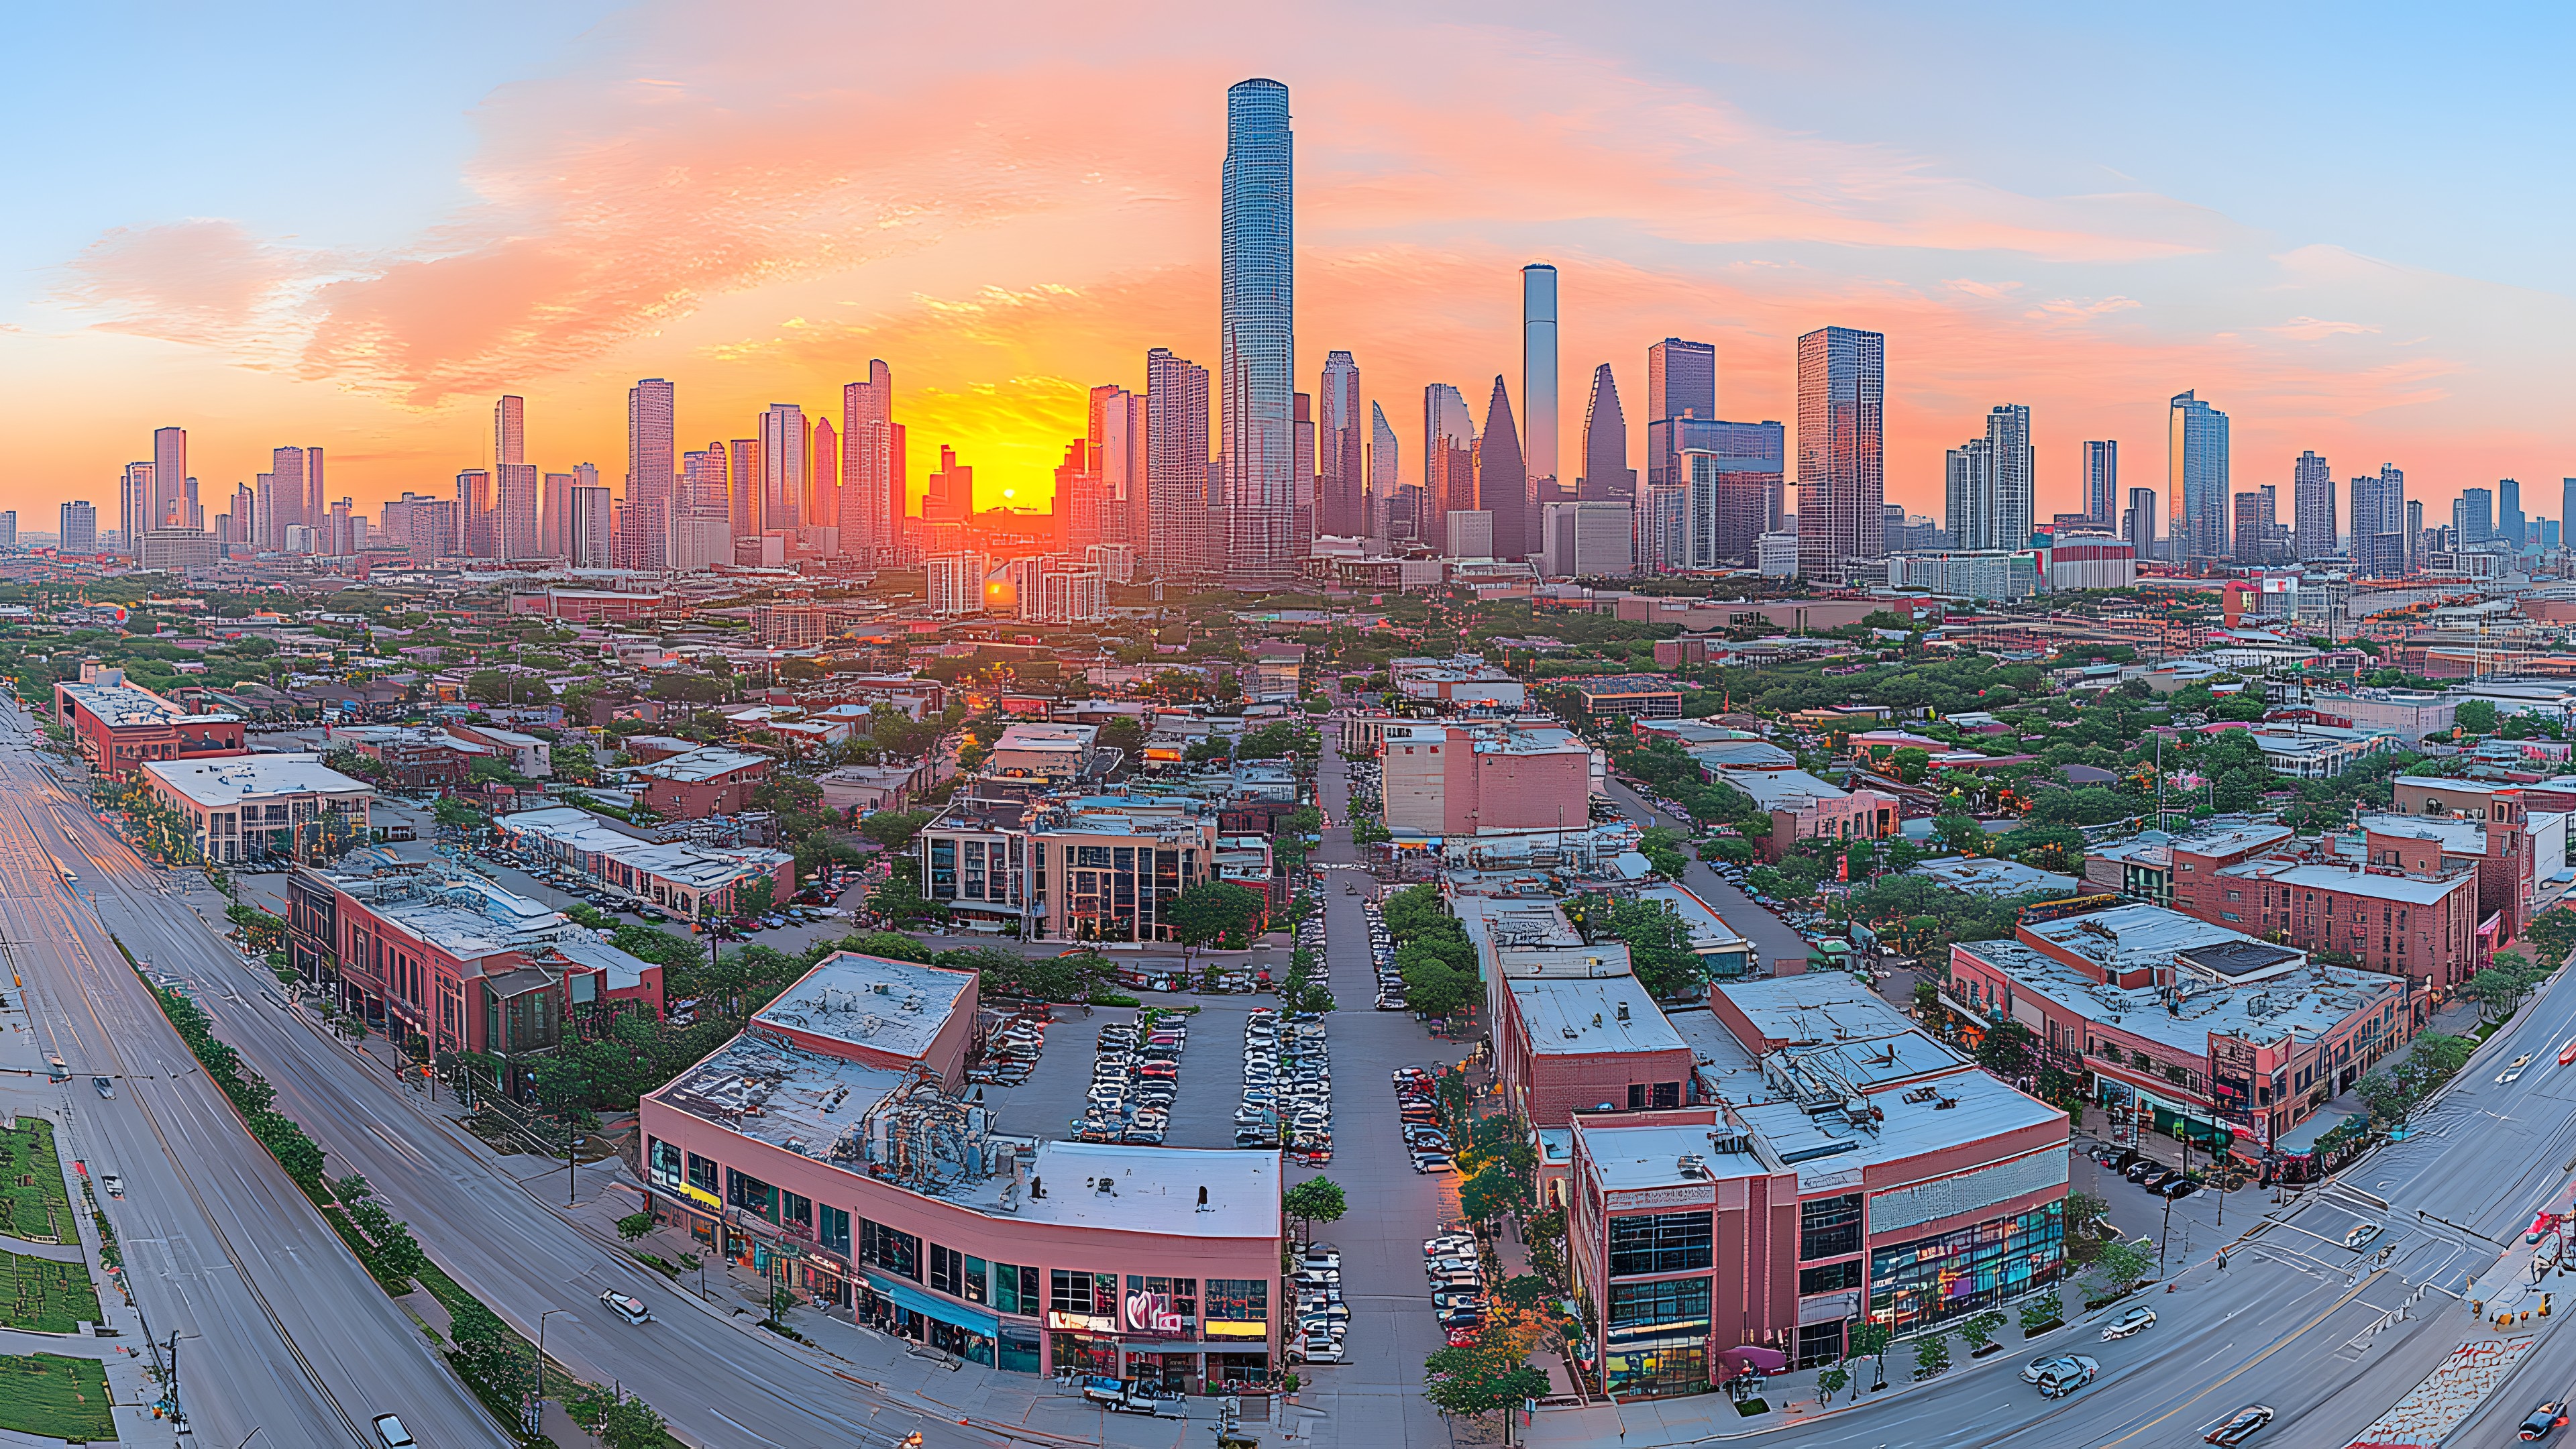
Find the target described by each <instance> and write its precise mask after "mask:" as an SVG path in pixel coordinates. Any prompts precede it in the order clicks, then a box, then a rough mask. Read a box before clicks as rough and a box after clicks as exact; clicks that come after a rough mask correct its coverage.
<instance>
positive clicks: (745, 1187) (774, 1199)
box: [725, 1167, 778, 1223]
mask: <svg viewBox="0 0 2576 1449" xmlns="http://www.w3.org/2000/svg"><path fill="white" fill-rule="evenodd" d="M725 1201H726V1202H729V1203H731V1204H733V1205H734V1206H735V1207H738V1208H741V1209H742V1210H743V1211H744V1212H751V1213H758V1214H760V1215H761V1216H762V1217H765V1218H767V1219H769V1220H770V1221H771V1222H773V1223H774V1222H776V1221H778V1189H776V1188H774V1187H771V1186H770V1185H769V1184H768V1183H765V1182H763V1181H761V1180H760V1179H759V1178H756V1177H754V1176H752V1175H751V1174H750V1173H747V1172H736V1171H734V1170H733V1169H732V1168H730V1167H728V1168H726V1169H725Z"/></svg>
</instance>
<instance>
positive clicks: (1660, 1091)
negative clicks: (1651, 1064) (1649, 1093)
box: [1655, 1082, 1682, 1107]
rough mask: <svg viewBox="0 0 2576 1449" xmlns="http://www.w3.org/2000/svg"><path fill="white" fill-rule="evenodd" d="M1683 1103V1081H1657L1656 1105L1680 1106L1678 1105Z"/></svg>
mask: <svg viewBox="0 0 2576 1449" xmlns="http://www.w3.org/2000/svg"><path fill="white" fill-rule="evenodd" d="M1681 1104H1682V1084H1681V1083H1679V1082H1657V1083H1655V1105H1656V1106H1658V1107H1678V1106H1680V1105H1681Z"/></svg>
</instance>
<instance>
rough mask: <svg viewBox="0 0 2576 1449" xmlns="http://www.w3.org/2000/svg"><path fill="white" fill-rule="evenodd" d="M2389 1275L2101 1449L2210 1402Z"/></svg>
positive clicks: (2115, 1447)
mask: <svg viewBox="0 0 2576 1449" xmlns="http://www.w3.org/2000/svg"><path fill="white" fill-rule="evenodd" d="M2387 1271H2388V1270H2387V1269H2385V1268H2381V1269H2378V1270H2376V1271H2374V1272H2373V1273H2372V1274H2371V1275H2370V1276H2369V1277H2367V1278H2364V1279H2362V1280H2361V1281H2360V1282H2359V1283H2356V1284H2354V1285H2353V1286H2352V1291H2351V1292H2349V1293H2346V1294H2344V1295H2343V1296H2342V1297H2341V1298H2338V1299H2336V1300H2335V1301H2334V1302H2333V1303H2331V1304H2329V1305H2327V1307H2326V1309H2325V1311H2324V1312H2322V1313H2319V1314H2318V1315H2317V1316H2316V1317H2314V1318H2311V1319H2309V1320H2308V1321H2307V1322H2305V1323H2302V1324H2300V1325H2299V1326H2298V1327H2297V1328H2296V1329H2295V1330H2293V1331H2292V1332H2291V1333H2290V1334H2289V1335H2288V1336H2287V1337H2285V1338H2283V1339H2282V1340H2281V1341H2280V1342H2278V1343H2275V1344H2273V1345H2272V1346H2271V1347H2270V1348H2267V1349H2265V1350H2263V1351H2262V1352H2261V1353H2258V1354H2256V1355H2254V1356H2253V1357H2252V1358H2250V1359H2247V1360H2246V1361H2245V1362H2244V1364H2243V1365H2242V1366H2240V1367H2239V1368H2237V1369H2236V1371H2235V1372H2234V1373H2231V1374H2229V1375H2227V1377H2225V1378H2222V1379H2220V1380H2219V1381H2218V1382H2216V1383H2214V1384H2211V1385H2210V1386H2209V1387H2207V1388H2205V1389H2202V1390H2201V1391H2200V1392H2199V1393H2196V1394H2194V1395H2192V1396H2191V1397H2190V1398H2188V1399H2185V1400H2183V1401H2182V1402H2181V1403H2179V1404H2176V1405H2174V1406H2173V1407H2172V1408H2170V1409H2167V1410H2165V1411H2164V1412H2163V1413H2161V1414H2158V1415H2157V1416H2156V1417H2154V1418H2152V1419H2149V1420H2148V1421H2147V1422H2145V1423H2143V1424H2140V1425H2139V1426H2138V1427H2136V1428H2134V1429H2131V1430H2130V1431H2129V1432H2128V1433H2126V1434H2123V1435H2121V1436H2120V1437H2119V1438H2117V1439H2114V1440H2112V1441H2111V1442H2110V1443H2108V1444H2105V1445H2103V1446H2102V1449H2119V1446H2120V1445H2122V1444H2126V1443H2128V1442H2129V1441H2130V1440H2132V1439H2135V1438H2137V1437H2138V1436H2139V1435H2140V1434H2143V1433H2145V1432H2147V1431H2148V1430H2149V1429H2152V1428H2154V1427H2156V1426H2157V1425H2158V1424H2161V1423H2163V1422H2164V1421H2165V1420H2167V1419H2170V1418H2172V1417H2173V1416H2174V1415H2176V1414H2179V1413H2181V1412H2182V1411H2183V1410H2185V1409H2188V1408H2190V1407H2191V1406H2192V1405H2194V1404H2197V1403H2199V1402H2200V1401H2201V1400H2203V1399H2205V1398H2208V1397H2209V1396H2210V1395H2211V1394H2214V1393H2217V1392H2218V1391H2219V1390H2220V1389H2223V1388H2225V1387H2227V1386H2228V1385H2229V1384H2231V1383H2234V1382H2235V1381H2236V1380H2237V1378H2238V1377H2239V1376H2241V1375H2243V1374H2244V1373H2245V1372H2246V1370H2248V1369H2251V1368H2253V1367H2254V1366H2255V1365H2256V1364H2258V1363H2261V1362H2262V1361H2263V1360H2265V1359H2267V1358H2270V1357H2271V1356H2272V1355H2274V1354H2276V1353H2279V1352H2280V1351H2281V1350H2283V1349H2285V1348H2288V1347H2289V1346H2290V1345H2291V1344H2292V1343H2293V1342H2295V1341H2296V1340H2297V1339H2298V1337H2299V1335H2300V1334H2303V1333H2306V1332H2307V1331H2308V1330H2309V1329H2311V1328H2314V1327H2316V1326H2317V1325H2318V1324H2320V1323H2323V1322H2325V1321H2326V1320H2327V1319H2329V1318H2332V1317H2334V1316H2335V1315H2336V1314H2338V1313H2340V1312H2342V1311H2343V1308H2344V1305H2345V1304H2347V1303H2350V1302H2351V1301H2352V1300H2354V1299H2355V1298H2358V1297H2360V1296H2361V1295H2362V1292H2363V1290H2365V1289H2367V1288H2369V1287H2370V1285H2371V1284H2373V1283H2376V1282H2378V1281H2379V1279H2380V1277H2381V1276H2382V1275H2383V1274H2385V1273H2386V1272H2387Z"/></svg>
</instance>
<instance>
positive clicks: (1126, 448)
mask: <svg viewBox="0 0 2576 1449" xmlns="http://www.w3.org/2000/svg"><path fill="white" fill-rule="evenodd" d="M1145 412H1146V409H1145V399H1143V398H1141V397H1138V396H1137V395H1136V394H1134V393H1132V392H1129V391H1128V390H1127V389H1125V388H1123V387H1115V386H1108V387H1095V388H1093V389H1092V390H1091V432H1090V438H1089V442H1090V453H1091V474H1092V476H1093V477H1094V478H1096V479H1098V480H1099V482H1098V487H1099V489H1100V519H1099V527H1100V537H1099V539H1098V541H1099V542H1101V543H1123V544H1130V545H1132V544H1135V543H1138V542H1141V541H1142V540H1143V539H1144V538H1145V537H1146V536H1147V535H1148V534H1149V533H1150V532H1151V527H1150V524H1149V521H1148V519H1147V518H1146V513H1145V496H1146V479H1147V477H1148V476H1149V475H1150V472H1151V468H1152V464H1151V462H1150V460H1149V459H1148V458H1147V456H1146V447H1145V438H1146V426H1145Z"/></svg>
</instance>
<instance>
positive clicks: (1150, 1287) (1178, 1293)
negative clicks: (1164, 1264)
mask: <svg viewBox="0 0 2576 1449" xmlns="http://www.w3.org/2000/svg"><path fill="white" fill-rule="evenodd" d="M1127 1291H1128V1292H1130V1293H1159V1294H1161V1295H1162V1296H1163V1298H1164V1300H1165V1301H1166V1302H1168V1303H1170V1304H1171V1305H1172V1311H1173V1312H1174V1313H1177V1314H1179V1315H1180V1317H1181V1322H1183V1323H1185V1324H1189V1323H1196V1322H1197V1321H1198V1316H1199V1280H1198V1279H1196V1278H1154V1277H1146V1276H1142V1275H1139V1274H1135V1273H1130V1274H1128V1275H1127Z"/></svg>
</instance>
